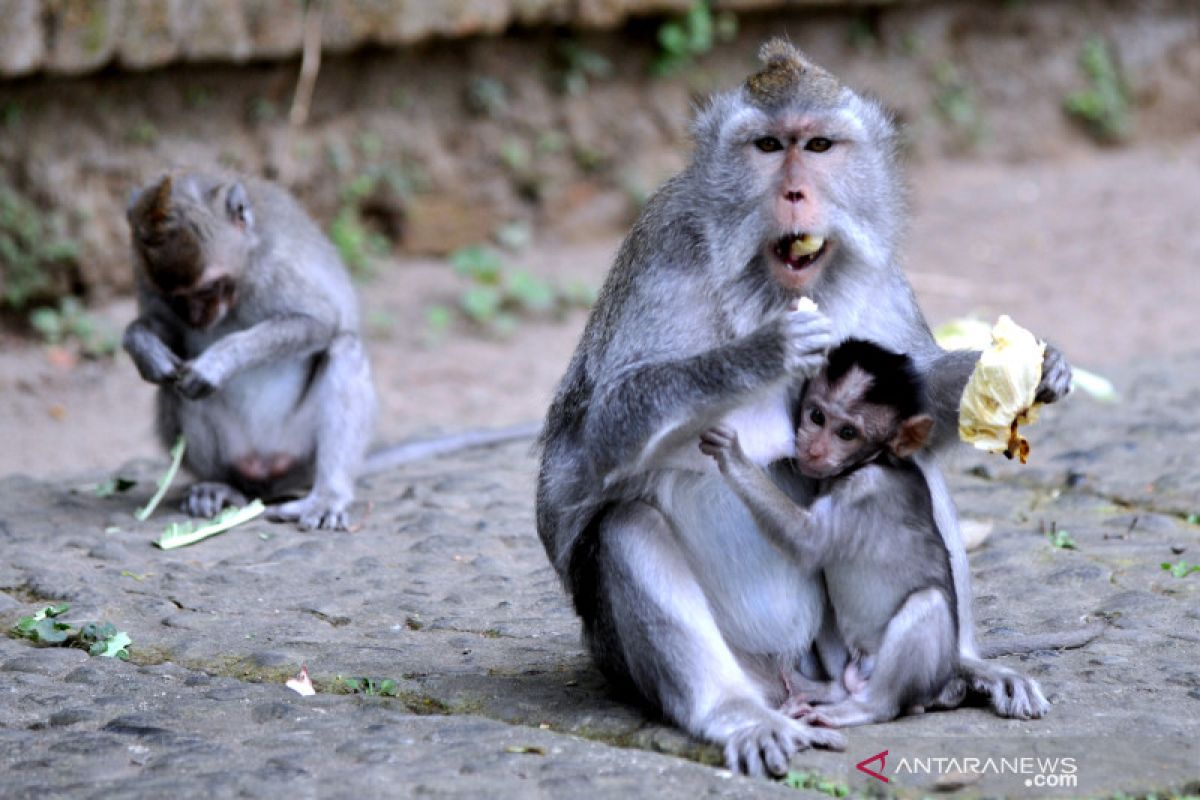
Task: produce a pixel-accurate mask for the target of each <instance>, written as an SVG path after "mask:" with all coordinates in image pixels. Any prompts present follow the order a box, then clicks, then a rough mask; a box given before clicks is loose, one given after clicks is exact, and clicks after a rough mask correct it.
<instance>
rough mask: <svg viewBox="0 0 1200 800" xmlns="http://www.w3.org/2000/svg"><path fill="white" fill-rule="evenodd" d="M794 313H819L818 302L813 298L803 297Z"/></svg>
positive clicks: (797, 302)
mask: <svg viewBox="0 0 1200 800" xmlns="http://www.w3.org/2000/svg"><path fill="white" fill-rule="evenodd" d="M792 310H793V311H819V310H820V309H819V308H817V304H816V302H815V301H814V300H813V299H812V298H811V297H801V298H800V299H798V300H797V301H796V307H795V308H794V309H792Z"/></svg>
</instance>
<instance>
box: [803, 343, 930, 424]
mask: <svg viewBox="0 0 1200 800" xmlns="http://www.w3.org/2000/svg"><path fill="white" fill-rule="evenodd" d="M855 367H857V368H858V369H861V370H862V371H863V372H864V373H866V374H867V375H869V376H870V378H871V386H870V387H869V388H868V389H867V391H866V393H865V394H864V395H863V398H862V399H863V402H866V403H872V404H874V405H882V406H887V407H889V408H892V409H894V410H895V411H896V415H897V417H899V418H900V419H908V418H909V417H913V416H916V415H917V414H919V413H921V412H922V411H923V406H924V395H925V391H924V386H923V382H922V380H921V376H920V374H919V373H918V372H917V370H916V367H915V366H914V365H913V363H912V359H910V358H909V357H908V356H906V355H904V354H902V353H893V352H892V351H890V350H887V349H885V348H883V347H880V346H879V345H877V344H875V343H874V342H868V341H865V340H863V339H847V340H846V341H844V342H842V343H841V344H840V345H838V346H837V347H835V348H834V349H833V351H832V352H830V354H829V362H828V364H827V365H826V367H825V378H826V380H828V381H829V383H830V384H836V383H837V382H838V381H840V380H841V379H842V378H843V377H845V376H846V374H847V373H849V372H850V370H851V369H853V368H855Z"/></svg>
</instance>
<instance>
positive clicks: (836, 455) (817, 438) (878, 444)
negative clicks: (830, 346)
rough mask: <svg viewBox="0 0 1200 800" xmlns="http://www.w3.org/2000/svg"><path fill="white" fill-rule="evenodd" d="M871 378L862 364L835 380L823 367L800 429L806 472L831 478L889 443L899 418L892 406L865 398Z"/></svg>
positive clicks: (807, 397) (799, 456) (800, 459)
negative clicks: (871, 401)
mask: <svg viewBox="0 0 1200 800" xmlns="http://www.w3.org/2000/svg"><path fill="white" fill-rule="evenodd" d="M872 381H873V378H872V377H871V376H870V375H868V374H867V373H866V372H864V371H863V370H862V369H860V368H858V367H853V368H851V369H850V370H849V371H848V372H847V373H846V374H845V375H843V376H841V378H839V379H838V380H837V381H835V382H834V383H832V384H831V383H830V382H829V380H828V378H827V376H826V374H825V373H824V372H822V373H821V374H820V375H818V376H817V377H816V378H814V379H813V380H811V381H809V384H808V388H807V390H806V391H805V393H804V398H803V400H802V401H801V405H800V419H799V421H798V427H797V429H796V466H797V467H798V468H799V470H800V472H801V473H802V474H803V475H805V476H807V477H809V478H818V479H819V478H831V477H833V476H835V475H838V474H840V473H842V472H844V471H845V470H847V469H849V468H850V467H853V466H855V465H856V464H858V463H860V462H862V461H864V460H866V459H868V458H870V457H871V456H873V455H874V454H876V453H878V452H879V451H880V450H882V449H885V448H886V447H887V446H888V444H889V442H890V441H891V439H892V437H893V435H894V434H895V432H896V429H897V427H898V423H899V420H898V419H897V414H896V411H895V410H894V409H892V408H889V407H887V406H883V405H878V404H876V403H868V402H866V400H864V399H863V398H864V396H865V394H866V392H867V390H868V389H869V388H870V387H871V382H872Z"/></svg>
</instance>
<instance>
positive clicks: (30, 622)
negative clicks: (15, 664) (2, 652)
mask: <svg viewBox="0 0 1200 800" xmlns="http://www.w3.org/2000/svg"><path fill="white" fill-rule="evenodd" d="M70 610H71V607H70V606H69V605H68V604H66V603H59V604H56V605H51V606H45V607H43V608H41V609H39V610H38V611H36V612H34V613H33V614H30V615H29V616H27V617H21V618H20V619H18V620H17V622H16V624H15V625H13V626H12V629H11V631H10V633H11V635H12V636H14V637H15V638H18V639H27V640H29V641H31V642H37V643H39V644H46V645H60V646H63V647H79V648H81V649H83V650H87V651H88V654H89V655H93V656H102V657H104V658H119V659H121V660H122V661H128V660H129V645H131V644H133V640H132V639H130V638H129V634H128V633H126V632H125V631H119V630H117V628H116V626H115V625H113V624H112V623H111V622H85V623H83V624H82V625H79V626H78V627H76V624H75V623H73V622H68V621H67V620H65V619H64V615H65V614H66V613H67V612H68V611H70Z"/></svg>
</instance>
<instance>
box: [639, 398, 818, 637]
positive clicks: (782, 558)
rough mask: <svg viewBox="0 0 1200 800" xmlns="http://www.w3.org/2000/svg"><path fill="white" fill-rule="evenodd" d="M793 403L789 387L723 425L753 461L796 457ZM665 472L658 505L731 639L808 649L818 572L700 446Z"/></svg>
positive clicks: (688, 448) (690, 447)
mask: <svg viewBox="0 0 1200 800" xmlns="http://www.w3.org/2000/svg"><path fill="white" fill-rule="evenodd" d="M789 402H790V393H789V392H788V391H787V389H786V387H777V388H773V389H772V391H771V392H769V393H764V394H763V395H761V396H759V397H758V398H757V399H755V400H754V401H753V402H751V403H749V404H746V405H744V406H741V407H739V408H737V409H735V410H733V411H731V412H729V413H727V414H726V415H724V416H723V417H722V418H721V419H720V420H719V423H720V424H721V425H723V426H725V427H730V428H733V429H734V430H736V431H737V433H738V439H739V441H740V442H741V446H742V449H743V450H744V451H745V453H746V454H747V456H749V458H750V459H751V460H752V461H754V462H755V463H757V464H759V465H760V466H765V465H766V464H768V463H770V462H772V461H775V460H778V459H779V458H782V457H786V456H788V455H790V454H791V452H792V447H793V445H792V442H793V433H794V432H793V429H792V420H791V415H790V414H789V413H788V403H789ZM714 422H715V421H714ZM684 465H686V466H684ZM681 467H683V468H681ZM660 469H661V470H662V473H661V474H662V480H661V481H659V482H658V483H657V486H658V496H657V497H656V498H655V501H656V505H658V507H659V508H660V509H663V510H667V516H668V517H669V518H670V519H671V520H672V523H673V529H674V533H675V535H676V537H677V540H678V544H679V546H680V548H681V550H682V551H683V553H684V556H685V558H686V559H687V560H688V562H689V564H690V566H691V568H692V572H693V574H694V575H695V576H696V578H697V580H698V581H699V582H700V584H701V587H702V589H703V591H704V594H705V597H706V598H707V600H708V604H709V607H710V610H711V612H712V614H713V617H714V618H715V620H716V622H717V624H718V626H719V627H720V628H721V632H722V634H723V635H724V638H725V640H726V641H727V642H728V643H729V644H730V645H732V646H733V647H735V648H737V649H738V650H741V651H743V652H746V653H754V654H777V653H795V652H798V651H800V650H802V649H804V648H806V647H807V646H808V645H809V644H810V643H811V642H812V640H813V638H814V637H815V636H816V633H817V629H818V627H819V626H820V623H821V613H822V604H823V597H822V593H821V589H820V581H817V580H815V579H814V574H813V573H814V570H813V569H812V568H811V567H810V566H808V565H801V564H799V563H797V562H796V560H795V559H794V558H792V557H790V556H788V555H787V554H785V553H784V552H782V551H781V550H780V549H779V548H777V547H776V546H775V545H773V544H771V542H770V541H768V539H767V537H765V536H764V535H763V534H762V533H761V532H760V531H759V529H758V526H757V525H756V524H755V522H754V519H753V518H752V517H751V515H750V512H749V511H748V510H747V509H746V507H745V506H744V505H743V504H742V502H741V501H740V500H739V499H738V498H737V496H736V495H735V494H734V493H733V491H732V490H731V489H729V487H728V486H727V484H726V483H725V479H724V478H723V477H722V476H721V474H720V472H719V471H718V470H717V469H716V465H715V463H714V462H713V461H712V460H711V459H709V458H707V457H705V456H703V455H701V454H700V452H699V449H698V441H696V440H692V439H689V440H688V441H687V442H684V443H681V444H680V446H679V448H678V449H677V450H676V451H675V452H672V453H670V454H669V456H668V457H666V458H664V459H663V462H662V463H661V465H660Z"/></svg>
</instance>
